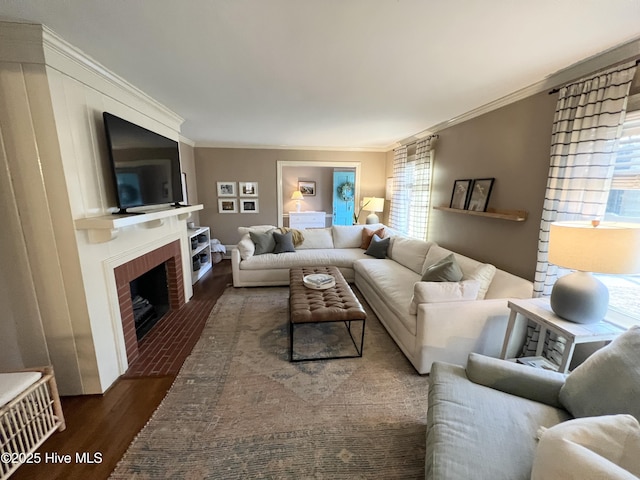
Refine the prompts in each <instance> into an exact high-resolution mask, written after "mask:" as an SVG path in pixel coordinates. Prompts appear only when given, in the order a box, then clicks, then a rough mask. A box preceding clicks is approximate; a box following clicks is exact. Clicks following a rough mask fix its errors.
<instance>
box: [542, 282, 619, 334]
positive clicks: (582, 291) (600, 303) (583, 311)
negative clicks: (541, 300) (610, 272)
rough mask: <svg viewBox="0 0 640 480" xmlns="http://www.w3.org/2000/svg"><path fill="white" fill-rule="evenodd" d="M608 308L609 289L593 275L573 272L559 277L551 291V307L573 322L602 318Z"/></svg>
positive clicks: (594, 320) (560, 315) (593, 320)
mask: <svg viewBox="0 0 640 480" xmlns="http://www.w3.org/2000/svg"><path fill="white" fill-rule="evenodd" d="M608 308H609V290H608V289H607V287H606V286H605V285H604V284H603V283H602V282H601V281H600V280H598V279H597V278H595V277H594V276H593V275H591V274H590V273H587V272H574V273H570V274H569V275H565V276H564V277H561V278H559V279H558V280H557V281H556V283H555V285H554V286H553V290H552V291H551V309H552V310H553V311H554V312H555V313H556V315H558V316H559V317H562V318H564V319H565V320H570V321H572V322H575V323H595V322H599V321H600V320H602V319H603V318H604V317H605V315H606V314H607V309H608Z"/></svg>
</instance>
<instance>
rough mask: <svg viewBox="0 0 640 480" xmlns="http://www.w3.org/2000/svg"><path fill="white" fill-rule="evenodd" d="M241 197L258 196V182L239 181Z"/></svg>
mask: <svg viewBox="0 0 640 480" xmlns="http://www.w3.org/2000/svg"><path fill="white" fill-rule="evenodd" d="M238 185H239V187H238V189H239V190H240V196H241V197H257V196H258V182H238Z"/></svg>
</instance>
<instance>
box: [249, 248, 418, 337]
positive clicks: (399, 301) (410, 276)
mask: <svg viewBox="0 0 640 480" xmlns="http://www.w3.org/2000/svg"><path fill="white" fill-rule="evenodd" d="M360 251H362V250H360ZM254 258H255V257H254ZM353 268H354V270H355V271H356V272H357V273H358V275H360V276H361V277H363V280H364V281H365V282H366V283H367V284H368V285H369V286H370V287H371V289H372V290H373V291H374V292H375V294H376V295H377V296H378V297H380V298H384V301H385V304H386V306H387V307H388V308H389V310H391V312H393V313H394V314H395V315H396V316H397V317H398V319H399V320H400V321H401V322H402V325H403V326H404V328H406V329H407V330H408V331H409V332H410V333H411V335H415V334H416V331H417V327H416V316H415V315H411V314H410V313H409V305H410V304H411V296H412V295H413V285H414V284H415V283H416V282H417V281H419V280H420V276H419V275H418V274H417V273H415V272H414V271H413V270H409V269H408V268H406V267H403V266H402V265H400V264H399V263H397V262H394V261H393V260H390V259H388V258H385V259H383V260H378V259H375V258H371V257H366V259H365V260H359V261H357V262H356V263H355V264H354V265H353Z"/></svg>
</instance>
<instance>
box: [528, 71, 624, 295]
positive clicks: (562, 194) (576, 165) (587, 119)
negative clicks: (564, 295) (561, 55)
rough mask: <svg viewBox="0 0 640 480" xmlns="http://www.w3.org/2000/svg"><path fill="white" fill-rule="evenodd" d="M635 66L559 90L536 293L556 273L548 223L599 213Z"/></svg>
mask: <svg viewBox="0 0 640 480" xmlns="http://www.w3.org/2000/svg"><path fill="white" fill-rule="evenodd" d="M635 71H636V66H635V62H633V63H629V64H626V65H622V66H618V67H616V68H614V69H611V70H608V71H605V72H602V73H599V74H597V75H595V76H593V77H590V78H587V79H583V80H580V81H579V82H577V83H573V84H571V85H567V86H566V87H563V88H561V89H560V92H559V94H558V104H557V106H556V113H555V118H554V122H553V129H552V136H551V165H550V168H549V179H548V181H547V190H546V194H545V201H544V207H543V211H542V221H541V223H540V234H539V239H538V263H537V266H536V278H535V284H534V292H535V294H536V296H545V295H550V294H551V288H552V287H553V284H554V283H555V280H556V277H557V269H556V267H555V266H554V265H549V262H548V257H547V255H548V251H549V248H548V244H549V228H550V224H551V223H552V222H555V221H559V220H594V219H602V218H603V217H604V214H605V210H606V207H607V197H608V196H609V189H610V187H611V179H612V178H613V169H614V165H615V149H616V146H617V142H618V140H619V138H620V135H621V132H622V124H623V122H624V117H625V113H626V108H627V100H628V97H629V87H630V85H631V82H632V80H633V76H634V74H635Z"/></svg>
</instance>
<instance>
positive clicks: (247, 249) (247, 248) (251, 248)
mask: <svg viewBox="0 0 640 480" xmlns="http://www.w3.org/2000/svg"><path fill="white" fill-rule="evenodd" d="M236 247H237V249H238V251H239V252H240V258H241V259H242V260H246V259H247V258H251V257H252V256H253V254H254V253H255V252H256V244H255V243H253V240H251V234H249V233H245V234H244V235H243V236H242V238H241V239H240V241H239V242H238V245H236Z"/></svg>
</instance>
